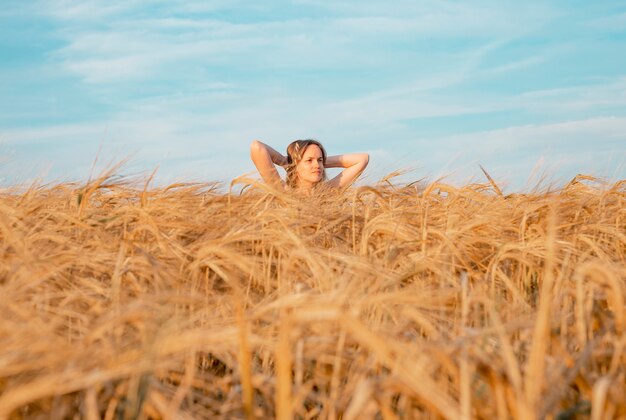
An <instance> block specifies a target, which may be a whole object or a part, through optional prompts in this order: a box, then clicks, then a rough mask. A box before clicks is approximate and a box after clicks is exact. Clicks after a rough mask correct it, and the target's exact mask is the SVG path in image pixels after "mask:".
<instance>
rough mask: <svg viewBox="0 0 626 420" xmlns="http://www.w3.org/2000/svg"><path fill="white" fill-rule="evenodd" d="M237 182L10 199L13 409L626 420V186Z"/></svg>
mask: <svg viewBox="0 0 626 420" xmlns="http://www.w3.org/2000/svg"><path fill="white" fill-rule="evenodd" d="M235 183H236V184H237V185H236V187H238V189H237V192H236V193H234V192H233V193H231V194H229V193H224V192H222V191H221V190H217V189H216V188H215V186H214V185H197V184H193V185H192V184H178V185H171V186H169V187H167V188H155V187H147V186H146V187H145V188H144V187H143V185H138V184H137V183H136V182H135V183H128V182H126V181H125V180H124V179H123V178H118V177H116V176H114V175H112V174H105V175H103V176H102V177H100V178H99V179H96V180H93V181H91V182H89V183H88V184H86V185H78V184H70V183H67V184H55V185H46V186H37V185H34V186H32V187H31V188H30V189H28V190H21V191H17V190H4V191H2V192H1V193H0V247H1V257H0V419H3V418H86V419H90V420H91V419H97V418H105V419H117V418H189V419H191V418H215V417H219V418H253V417H254V418H267V417H278V418H282V419H287V418H293V417H295V418H302V419H308V418H321V419H326V418H331V419H332V418H342V419H362V418H380V419H396V418H406V419H411V418H448V419H462V418H485V419H494V418H498V419H507V418H522V419H532V418H561V419H567V418H572V419H573V418H588V417H591V418H593V419H610V418H626V397H625V396H626V281H625V279H626V181H622V182H618V183H614V184H606V183H602V182H600V181H598V180H595V179H593V178H590V177H577V178H576V179H574V180H573V181H572V182H571V183H569V184H568V185H567V186H565V187H563V188H559V189H553V190H552V191H548V190H547V189H544V190H539V189H538V190H537V191H535V192H533V193H528V194H512V195H503V194H502V193H501V192H500V191H499V189H498V188H497V185H496V184H495V182H491V183H486V184H472V185H467V186H464V187H461V188H459V187H452V186H449V185H444V184H439V183H430V184H429V183H416V184H408V185H404V184H403V185H394V184H393V180H392V182H381V183H379V184H376V185H373V186H368V187H358V188H352V189H349V190H348V191H346V192H344V193H342V194H339V193H336V192H335V193H334V192H320V193H319V194H318V195H316V196H315V197H299V196H295V195H289V194H285V193H278V192H272V191H269V190H267V189H266V188H265V187H264V186H263V185H258V184H256V183H255V182H253V181H250V180H246V179H240V180H236V181H235ZM247 183H251V184H252V185H250V186H245V187H244V188H243V189H241V187H242V185H245V184H247ZM147 184H148V182H146V185H147Z"/></svg>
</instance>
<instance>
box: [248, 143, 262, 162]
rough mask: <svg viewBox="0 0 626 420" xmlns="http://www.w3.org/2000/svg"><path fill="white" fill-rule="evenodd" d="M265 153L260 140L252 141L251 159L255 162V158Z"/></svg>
mask: <svg viewBox="0 0 626 420" xmlns="http://www.w3.org/2000/svg"><path fill="white" fill-rule="evenodd" d="M261 153H263V143H261V142H260V141H258V140H252V143H250V157H251V158H252V159H253V160H254V157H255V156H259V155H260V154H261Z"/></svg>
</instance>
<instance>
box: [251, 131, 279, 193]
mask: <svg viewBox="0 0 626 420" xmlns="http://www.w3.org/2000/svg"><path fill="white" fill-rule="evenodd" d="M250 157H251V158H252V162H254V166H256V168H257V170H258V171H259V173H260V174H261V177H262V178H263V180H264V181H265V182H266V183H268V184H269V185H273V186H275V187H280V186H281V185H282V183H283V182H282V180H281V179H280V175H278V171H277V170H276V167H275V166H274V165H279V166H285V165H287V158H286V157H285V156H283V155H281V154H280V153H278V152H277V151H276V150H274V149H272V148H271V147H270V146H268V145H267V144H265V143H261V142H260V141H258V140H254V141H253V142H252V144H251V145H250Z"/></svg>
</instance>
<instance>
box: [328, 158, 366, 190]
mask: <svg viewBox="0 0 626 420" xmlns="http://www.w3.org/2000/svg"><path fill="white" fill-rule="evenodd" d="M369 160H370V156H369V155H368V154H367V153H350V154H346V155H337V156H328V157H327V158H326V165H325V166H326V167H327V168H345V169H344V170H343V171H341V173H340V174H339V175H337V176H336V177H334V178H333V179H331V180H330V181H328V184H329V185H331V186H333V187H337V188H343V187H346V186H348V185H350V184H352V183H353V182H354V181H355V180H356V179H357V178H358V177H359V175H361V172H363V170H364V169H365V167H366V166H367V164H368V163H369Z"/></svg>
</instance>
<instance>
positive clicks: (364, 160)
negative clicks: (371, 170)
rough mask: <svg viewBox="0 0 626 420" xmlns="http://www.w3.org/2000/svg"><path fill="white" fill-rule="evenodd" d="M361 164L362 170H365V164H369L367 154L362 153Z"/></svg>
mask: <svg viewBox="0 0 626 420" xmlns="http://www.w3.org/2000/svg"><path fill="white" fill-rule="evenodd" d="M362 162H363V169H365V168H366V167H367V164H368V163H370V155H369V153H363V157H362Z"/></svg>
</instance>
